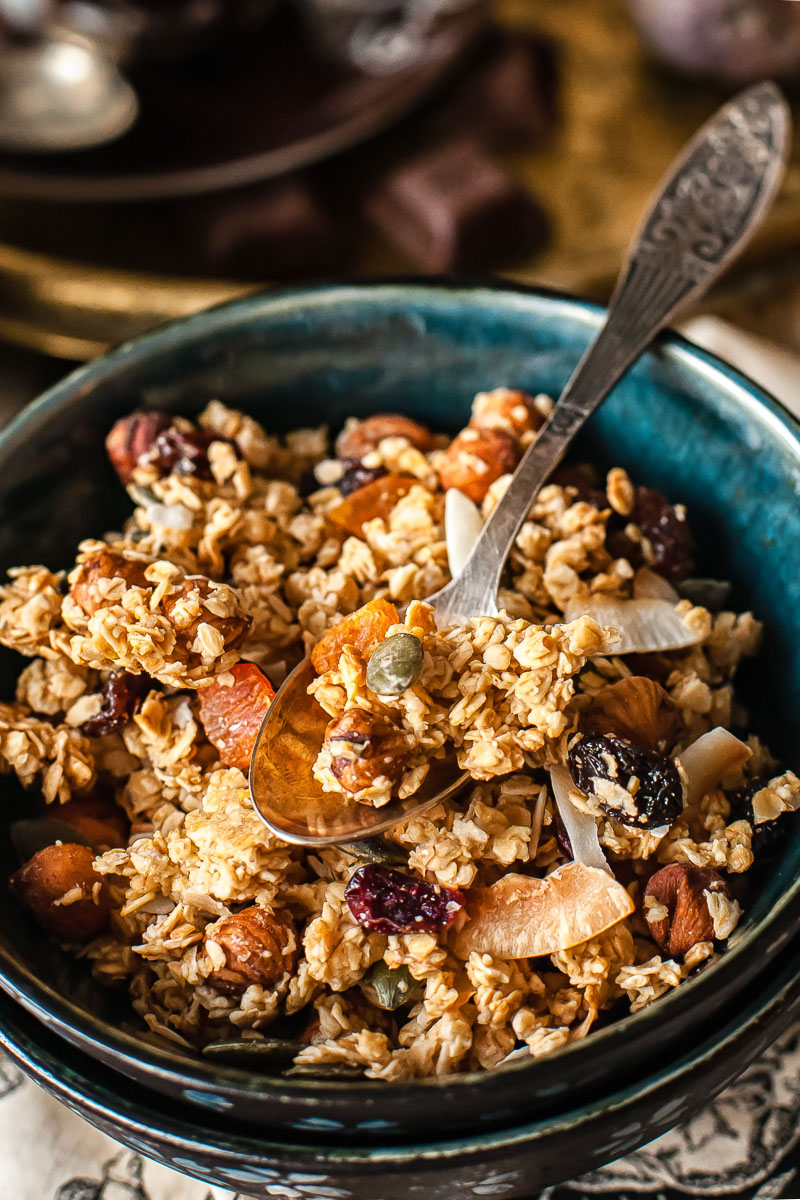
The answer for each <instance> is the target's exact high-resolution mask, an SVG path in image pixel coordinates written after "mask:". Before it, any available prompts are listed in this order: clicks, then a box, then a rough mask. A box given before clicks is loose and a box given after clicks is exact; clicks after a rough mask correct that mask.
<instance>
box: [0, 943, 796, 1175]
mask: <svg viewBox="0 0 800 1200" xmlns="http://www.w3.org/2000/svg"><path fill="white" fill-rule="evenodd" d="M758 981H759V983H760V984H763V986H762V987H758V988H756V989H755V990H754V992H753V993H752V994H751V995H750V996H743V997H741V998H740V999H739V1001H738V1003H737V1004H736V1005H735V1012H734V1014H733V1015H732V1016H728V1014H727V1012H726V1010H724V1009H723V1011H722V1013H721V1014H720V1016H721V1019H722V1028H721V1029H712V1030H708V1031H706V1032H705V1033H704V1034H703V1035H702V1036H701V1038H700V1039H699V1041H698V1042H692V1044H691V1045H690V1046H688V1047H686V1048H683V1049H682V1050H681V1052H680V1053H679V1054H678V1055H677V1056H676V1057H675V1058H667V1059H666V1060H664V1061H662V1062H661V1063H660V1064H659V1065H658V1066H656V1067H655V1068H654V1070H653V1071H652V1072H650V1073H648V1074H646V1075H645V1076H644V1077H643V1078H637V1079H636V1080H634V1081H633V1082H631V1083H625V1084H623V1085H621V1086H618V1087H616V1088H614V1089H613V1090H612V1091H611V1092H610V1093H605V1094H603V1095H602V1096H599V1097H592V1098H591V1099H589V1100H588V1101H584V1102H582V1103H580V1104H579V1105H578V1106H577V1107H576V1108H568V1109H566V1110H564V1111H557V1112H555V1113H550V1114H546V1115H543V1116H540V1117H537V1118H535V1119H533V1120H529V1121H522V1122H518V1123H516V1124H513V1125H510V1126H503V1127H501V1128H499V1129H495V1128H492V1129H484V1130H481V1131H475V1130H471V1131H469V1132H465V1133H463V1134H460V1135H459V1134H457V1133H456V1134H450V1135H448V1136H445V1137H443V1138H441V1139H439V1140H435V1141H433V1140H431V1141H424V1142H421V1141H417V1140H413V1141H408V1142H403V1143H400V1144H388V1145H386V1144H380V1143H379V1144H368V1143H363V1142H362V1143H360V1144H359V1143H354V1142H353V1139H351V1138H348V1142H347V1144H343V1143H342V1142H341V1140H340V1139H338V1138H337V1139H336V1140H335V1141H331V1142H330V1143H324V1142H319V1141H311V1140H303V1139H300V1138H298V1139H295V1138H294V1137H291V1138H286V1139H285V1140H284V1139H283V1138H282V1137H281V1131H279V1130H275V1129H253V1128H252V1127H250V1128H248V1129H247V1130H246V1131H245V1132H242V1130H241V1129H238V1128H230V1127H227V1126H226V1127H225V1128H224V1130H222V1131H221V1129H220V1126H219V1125H218V1124H217V1125H214V1116H215V1114H214V1113H213V1112H211V1111H209V1112H206V1114H205V1116H206V1121H207V1124H206V1125H205V1126H203V1123H202V1120H201V1118H199V1117H198V1116H197V1113H196V1110H194V1109H191V1110H190V1109H189V1106H188V1105H185V1107H186V1118H185V1119H183V1120H182V1118H181V1115H180V1114H179V1115H177V1116H176V1115H174V1110H172V1109H170V1107H169V1100H168V1098H163V1100H161V1101H160V1103H161V1104H163V1106H164V1108H163V1110H162V1111H158V1112H157V1118H158V1119H159V1120H160V1122H161V1123H160V1124H159V1125H158V1126H157V1129H156V1132H157V1136H158V1137H160V1138H163V1139H164V1140H165V1141H167V1142H169V1143H170V1144H172V1145H177V1146H179V1145H181V1144H183V1145H190V1144H191V1145H194V1146H197V1147H199V1148H200V1149H201V1150H202V1149H203V1146H204V1141H203V1138H204V1137H205V1136H206V1135H210V1136H213V1137H215V1138H217V1139H218V1138H219V1135H220V1132H223V1133H224V1138H225V1141H226V1143H227V1145H226V1147H225V1148H223V1147H220V1146H218V1145H215V1147H214V1148H215V1149H216V1150H217V1151H218V1152H219V1151H223V1152H228V1153H231V1154H232V1155H233V1154H237V1155H238V1154H241V1153H242V1149H243V1147H249V1148H250V1152H251V1153H253V1154H254V1153H257V1152H258V1150H266V1151H268V1152H273V1153H275V1154H276V1155H277V1154H284V1155H285V1156H286V1157H287V1158H288V1157H294V1159H295V1161H296V1160H297V1156H298V1154H301V1155H303V1156H305V1160H306V1161H309V1160H310V1164H311V1163H316V1162H319V1163H323V1162H326V1163H328V1164H329V1165H330V1164H338V1165H353V1166H356V1165H359V1164H362V1165H363V1164H365V1163H370V1164H379V1165H383V1164H385V1165H392V1166H397V1167H402V1166H404V1165H409V1164H411V1163H412V1162H414V1161H416V1162H419V1160H420V1159H431V1160H436V1159H440V1158H442V1157H444V1158H450V1159H457V1158H458V1156H459V1155H464V1154H467V1155H475V1154H481V1155H482V1154H485V1153H486V1151H487V1150H489V1151H495V1152H496V1153H497V1154H498V1155H499V1154H500V1153H501V1152H506V1151H508V1150H513V1149H514V1148H515V1147H519V1146H521V1145H524V1144H525V1143H527V1142H530V1141H531V1140H532V1139H533V1140H535V1141H537V1142H539V1141H544V1139H545V1138H547V1137H548V1136H550V1135H551V1134H552V1133H553V1132H555V1131H557V1130H558V1129H559V1128H569V1127H570V1126H572V1127H576V1128H577V1127H580V1125H581V1124H582V1123H583V1122H585V1121H586V1120H591V1119H593V1118H595V1117H601V1116H608V1114H610V1113H614V1112H618V1113H619V1112H623V1111H624V1110H625V1108H626V1106H627V1105H628V1104H630V1103H631V1102H632V1101H634V1100H641V1099H644V1098H646V1097H648V1096H651V1095H653V1094H654V1093H655V1092H656V1091H657V1090H661V1089H664V1088H667V1087H669V1086H671V1085H675V1084H677V1083H679V1082H680V1080H681V1078H682V1077H684V1076H686V1075H689V1074H691V1073H692V1072H693V1071H695V1070H696V1069H697V1068H698V1067H699V1066H700V1064H703V1063H706V1064H708V1065H709V1066H710V1065H711V1063H712V1061H713V1060H714V1059H715V1058H716V1057H717V1056H718V1055H719V1054H720V1052H724V1051H725V1050H726V1048H727V1049H729V1050H733V1049H735V1048H736V1047H737V1044H739V1043H740V1042H741V1040H742V1039H743V1038H746V1037H748V1035H750V1034H755V1033H757V1032H758V1031H759V1030H760V1031H761V1033H762V1040H763V1039H766V1040H765V1044H764V1045H762V1046H760V1047H759V1049H758V1050H757V1051H756V1053H755V1054H752V1055H751V1056H750V1057H749V1058H748V1059H747V1061H746V1062H745V1063H744V1065H743V1066H742V1067H741V1070H737V1071H736V1072H735V1074H734V1075H733V1076H732V1079H735V1078H736V1077H738V1075H739V1074H741V1072H742V1071H744V1070H746V1069H747V1067H748V1066H749V1065H750V1063H751V1062H753V1061H754V1060H755V1058H757V1057H758V1055H759V1054H762V1053H763V1052H764V1050H765V1049H766V1046H767V1045H768V1044H769V1042H771V1041H772V1040H774V1039H775V1038H777V1037H779V1036H780V1034H781V1033H782V1032H783V1031H784V1030H785V1029H786V1028H787V1027H788V1025H789V1024H790V1023H791V1021H792V1020H794V1017H795V1014H796V1011H797V1009H798V1007H800V936H797V937H795V939H794V941H793V943H792V944H791V946H790V947H789V953H788V954H787V955H786V961H785V962H784V963H783V965H782V967H781V969H780V970H779V971H777V972H770V969H769V967H767V968H766V969H765V972H764V973H763V974H761V975H759V977H758ZM781 1016H782V1017H783V1020H782V1021H779V1022H778V1023H779V1025H780V1027H779V1028H778V1029H777V1030H775V1032H774V1033H773V1036H772V1037H767V1036H766V1035H767V1031H768V1030H769V1029H770V1027H772V1028H773V1029H774V1027H775V1023H776V1021H778V1018H780V1017H781ZM17 1036H18V1035H17ZM31 1044H32V1045H33V1046H34V1047H35V1049H33V1050H30V1049H27V1050H26V1049H24V1048H22V1047H21V1046H20V1045H19V1044H18V1041H17V1040H15V1037H14V1035H12V1034H9V1032H8V1031H7V1028H6V1020H4V1017H3V1013H2V1002H0V1048H3V1049H5V1050H6V1051H7V1052H8V1053H9V1054H10V1056H11V1058H12V1059H13V1060H14V1061H16V1062H17V1064H18V1065H21V1063H22V1062H24V1063H25V1066H24V1067H23V1068H22V1069H23V1070H24V1071H25V1073H26V1074H28V1075H30V1076H32V1077H33V1078H35V1079H36V1081H37V1082H40V1083H41V1082H42V1080H43V1079H46V1078H48V1076H47V1071H46V1069H43V1068H42V1067H41V1066H38V1065H37V1058H39V1059H41V1058H42V1057H44V1056H47V1057H49V1058H51V1061H52V1063H53V1065H54V1066H55V1065H56V1064H57V1066H58V1068H59V1070H58V1073H57V1074H56V1075H55V1083H56V1086H57V1089H58V1091H59V1099H60V1100H61V1102H62V1103H64V1102H66V1103H69V1101H70V1100H71V1101H72V1102H73V1105H76V1106H77V1107H79V1108H81V1107H86V1108H89V1109H91V1110H92V1111H93V1112H94V1113H96V1114H98V1115H100V1114H105V1115H106V1117H107V1118H108V1119H109V1120H110V1121H112V1122H114V1123H115V1124H118V1123H119V1120H120V1116H119V1113H118V1111H117V1109H116V1108H114V1107H110V1102H108V1103H107V1102H101V1101H98V1100H97V1099H96V1097H94V1096H93V1095H92V1089H93V1088H95V1087H97V1083H96V1081H95V1080H94V1079H92V1076H91V1073H90V1072H91V1069H92V1065H93V1060H92V1059H91V1057H90V1056H89V1055H87V1054H86V1053H85V1051H78V1054H79V1055H80V1058H81V1064H80V1066H81V1068H83V1067H84V1064H85V1066H86V1069H85V1070H83V1071H82V1072H81V1074H80V1076H79V1075H78V1072H77V1071H76V1069H75V1068H74V1067H73V1066H72V1064H66V1065H65V1064H64V1063H63V1062H62V1061H61V1060H60V1059H59V1058H58V1055H57V1050H56V1049H55V1048H54V1049H53V1050H52V1052H51V1051H50V1050H49V1049H48V1050H43V1049H42V1047H41V1044H40V1043H38V1042H36V1043H33V1042H32V1043H31ZM104 1069H105V1070H106V1071H108V1072H109V1075H110V1077H111V1078H110V1079H109V1080H108V1086H107V1087H106V1086H105V1081H104V1083H103V1084H101V1085H100V1086H101V1088H103V1090H106V1091H107V1090H108V1088H110V1087H111V1086H113V1082H114V1080H115V1079H116V1078H117V1076H116V1074H115V1072H114V1071H113V1070H111V1069H110V1068H108V1067H105V1068H104ZM78 1079H80V1081H81V1082H80V1085H79V1084H78V1082H77V1081H78ZM137 1086H138V1089H139V1090H141V1091H145V1089H144V1088H143V1086H142V1085H141V1084H139V1085H137ZM727 1086H729V1083H724V1084H722V1085H721V1087H719V1088H717V1089H716V1090H715V1092H714V1093H713V1094H718V1092H719V1091H722V1090H724V1088H725V1087H727ZM119 1099H120V1097H117V1098H116V1104H117V1105H119ZM121 1099H122V1101H123V1103H124V1105H126V1106H127V1107H128V1108H129V1109H131V1110H135V1111H137V1112H138V1117H136V1118H134V1119H133V1120H130V1119H129V1124H131V1125H132V1126H133V1127H134V1128H135V1129H136V1130H137V1131H144V1132H146V1133H147V1132H152V1131H153V1128H154V1124H155V1119H156V1118H155V1116H154V1115H153V1114H154V1113H155V1109H156V1106H157V1105H158V1104H159V1099H158V1098H156V1104H155V1105H154V1104H153V1097H152V1096H151V1095H149V1094H147V1107H146V1108H145V1106H144V1104H143V1103H139V1102H137V1099H136V1098H134V1099H133V1100H132V1099H131V1098H130V1094H129V1092H128V1091H127V1090H126V1091H125V1092H123V1093H122V1096H121ZM668 1103H670V1102H668ZM665 1107H666V1106H665ZM670 1107H671V1105H670ZM672 1111H673V1112H674V1108H673V1110H672ZM187 1124H188V1125H189V1126H190V1132H188V1133H187V1132H184V1130H185V1129H186V1126H187ZM165 1126H168V1127H171V1128H170V1129H169V1130H168V1129H167V1128H165ZM212 1126H213V1127H212ZM670 1127H672V1126H670ZM304 1132H306V1131H304ZM329 1132H330V1133H335V1132H336V1131H335V1130H331V1131H329ZM205 1145H206V1146H207V1145H208V1142H207V1141H206V1142H205ZM242 1161H247V1160H246V1159H245V1158H243V1159H242ZM251 1161H252V1159H251Z"/></svg>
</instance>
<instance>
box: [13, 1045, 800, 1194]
mask: <svg viewBox="0 0 800 1200" xmlns="http://www.w3.org/2000/svg"><path fill="white" fill-rule="evenodd" d="M798 1143H800V1024H798V1025H796V1026H795V1027H794V1028H793V1029H792V1030H791V1031H790V1032H789V1033H787V1034H785V1035H784V1036H783V1037H782V1038H781V1039H780V1041H779V1042H778V1043H776V1045H775V1046H773V1047H771V1048H770V1049H769V1050H768V1051H767V1052H766V1054H764V1056H763V1057H762V1058H761V1059H759V1060H758V1062H756V1063H755V1064H754V1065H753V1066H752V1067H750V1069H749V1070H748V1071H747V1072H746V1073H745V1074H744V1075H743V1076H742V1077H741V1079H739V1080H738V1081H737V1083H736V1084H735V1085H734V1086H733V1087H731V1088H729V1089H728V1090H727V1091H726V1092H723V1094H722V1095H721V1096H720V1097H719V1098H718V1099H717V1100H716V1101H714V1103H713V1104H710V1105H709V1106H708V1107H707V1108H705V1109H703V1111H702V1112H701V1113H700V1114H699V1115H698V1116H696V1117H695V1118H694V1119H693V1120H691V1121H689V1122H687V1124H685V1125H681V1126H680V1127H679V1128H677V1129H674V1130H672V1131H671V1132H670V1133H667V1134H665V1135H664V1136H663V1137H661V1138H659V1139H658V1140H657V1141H655V1142H651V1144H650V1145H649V1146H646V1147H645V1148H644V1149H642V1150H639V1151H637V1153H636V1154H632V1155H630V1156H629V1157H628V1158H624V1159H620V1160H619V1161H618V1162H615V1163H611V1164H610V1165H609V1166H607V1167H603V1168H602V1169H601V1170H599V1171H595V1172H592V1173H591V1174H589V1175H584V1176H583V1177H582V1178H581V1179H579V1180H575V1181H574V1182H572V1183H565V1184H562V1185H560V1186H558V1187H554V1188H547V1189H546V1191H544V1192H542V1193H541V1194H540V1195H539V1196H538V1197H531V1198H530V1200H591V1198H594V1197H601V1198H602V1197H608V1198H611V1200H685V1198H686V1197H687V1196H688V1197H697V1198H703V1197H709V1198H714V1200H774V1198H778V1197H781V1198H783V1200H791V1198H792V1197H797V1196H800V1145H799V1144H798ZM0 1146H2V1147H3V1150H2V1170H1V1171H0V1198H1V1200H12V1198H13V1200H244V1198H243V1197H240V1196H238V1195H237V1194H236V1193H233V1192H231V1191H228V1190H226V1189H223V1188H216V1187H214V1188H209V1187H208V1185H207V1184H204V1183H199V1182H197V1181H196V1180H193V1179H189V1178H188V1177H186V1176H182V1175H177V1174H176V1173H175V1172H174V1171H172V1170H169V1169H167V1168H166V1167H161V1166H158V1165H157V1164H155V1163H152V1162H150V1161H149V1160H147V1159H143V1158H142V1157H141V1156H140V1155H138V1154H134V1153H133V1152H131V1151H130V1150H126V1149H124V1148H123V1147H122V1146H120V1145H118V1144H117V1143H115V1142H113V1141H112V1140H111V1139H110V1138H108V1137H106V1136H105V1135H104V1134H102V1133H99V1132H98V1131H97V1130H95V1129H93V1128H92V1127H91V1126H90V1125H87V1124H86V1123H85V1122H83V1121H82V1120H81V1119H80V1118H79V1117H76V1116H75V1115H74V1114H73V1113H71V1112H69V1111H68V1110H67V1109H65V1108H63V1107H62V1106H61V1105H60V1104H58V1103H57V1102H56V1101H55V1100H52V1099H51V1098H50V1097H49V1096H47V1095H45V1093H44V1092H41V1091H40V1090H39V1089H38V1088H37V1087H36V1086H35V1085H34V1084H32V1083H30V1082H29V1081H28V1080H26V1079H25V1077H24V1076H23V1075H22V1073H21V1072H20V1071H19V1070H18V1069H17V1068H16V1067H15V1066H14V1065H13V1064H12V1063H10V1062H9V1060H8V1059H7V1058H4V1057H3V1056H2V1053H1V1052H0ZM275 1194H276V1196H278V1195H279V1196H281V1197H285V1198H287V1200H294V1196H295V1195H296V1192H295V1189H293V1188H292V1187H291V1186H287V1187H284V1186H283V1185H278V1186H277V1187H276V1191H275Z"/></svg>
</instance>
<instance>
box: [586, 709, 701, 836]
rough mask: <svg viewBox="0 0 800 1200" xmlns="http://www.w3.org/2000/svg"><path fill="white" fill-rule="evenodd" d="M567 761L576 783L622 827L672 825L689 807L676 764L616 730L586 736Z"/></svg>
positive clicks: (648, 827)
mask: <svg viewBox="0 0 800 1200" xmlns="http://www.w3.org/2000/svg"><path fill="white" fill-rule="evenodd" d="M567 764H568V766H569V772H570V775H571V776H572V780H573V783H574V784H575V786H576V787H578V788H580V789H581V791H582V792H585V793H586V794H587V795H590V796H594V797H595V799H596V800H597V802H598V804H599V806H600V808H601V809H602V810H603V812H605V813H607V814H608V815H609V816H610V817H613V818H614V820H615V821H619V822H620V824H622V825H629V826H634V827H635V828H638V829H655V828H657V827H658V826H661V825H671V824H672V822H673V821H674V820H675V818H676V817H677V816H678V814H679V813H680V812H681V810H682V808H683V783H682V782H681V777H680V775H679V773H678V768H677V766H676V765H675V762H674V761H673V760H672V759H671V758H668V757H667V755H665V754H658V753H657V752H656V751H655V750H647V749H646V748H645V747H644V746H636V745H634V743H633V742H629V741H628V740H627V738H621V737H617V736H616V735H615V734H611V733H609V734H605V735H600V734H598V735H594V736H589V737H584V738H581V740H580V741H578V742H575V744H574V745H573V746H572V747H571V748H570V751H569V754H568V755H567Z"/></svg>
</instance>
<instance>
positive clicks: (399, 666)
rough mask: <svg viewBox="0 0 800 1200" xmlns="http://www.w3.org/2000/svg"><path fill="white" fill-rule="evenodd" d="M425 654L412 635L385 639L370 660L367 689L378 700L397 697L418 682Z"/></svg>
mask: <svg viewBox="0 0 800 1200" xmlns="http://www.w3.org/2000/svg"><path fill="white" fill-rule="evenodd" d="M423 658H424V651H423V649H422V642H421V641H420V640H419V638H418V637H415V636H414V634H413V633H395V634H393V635H392V636H391V637H388V638H385V639H384V640H383V641H382V642H381V643H380V644H379V645H378V646H376V647H375V649H374V650H373V651H372V654H371V655H370V656H369V662H368V663H367V687H368V688H369V689H370V691H372V692H375V694H376V695H378V696H399V695H400V693H401V692H404V691H405V690H406V688H410V687H411V685H412V684H413V683H416V681H417V679H418V678H419V673H420V671H421V670H422V660H423Z"/></svg>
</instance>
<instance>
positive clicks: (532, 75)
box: [429, 31, 557, 145]
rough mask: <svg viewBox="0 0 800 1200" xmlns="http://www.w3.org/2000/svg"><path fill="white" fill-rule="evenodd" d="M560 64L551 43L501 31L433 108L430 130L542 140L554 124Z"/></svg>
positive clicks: (488, 138)
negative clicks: (557, 62) (466, 131)
mask: <svg viewBox="0 0 800 1200" xmlns="http://www.w3.org/2000/svg"><path fill="white" fill-rule="evenodd" d="M556 87H557V64H556V60H555V54H554V50H553V46H552V43H550V42H549V41H547V40H545V39H543V38H538V37H529V36H525V35H524V34H512V35H507V34H504V33H501V32H500V31H496V32H495V33H493V34H490V35H489V37H488V38H486V39H485V41H484V42H483V44H482V48H481V53H480V56H479V58H477V59H476V61H475V62H474V63H473V65H472V66H471V67H470V68H468V69H466V70H465V71H464V72H463V73H462V74H461V75H460V77H459V78H458V79H457V80H455V81H454V82H453V84H452V85H451V86H450V87H449V88H448V89H447V91H446V92H445V94H444V95H443V96H441V97H440V99H439V100H438V101H437V103H436V104H435V105H434V106H433V107H432V109H431V113H430V121H429V128H430V130H431V132H434V133H438V134H443V135H445V136H446V135H448V134H449V135H451V136H452V135H456V134H459V133H462V132H463V131H464V130H469V133H470V136H471V137H474V138H481V139H485V140H486V141H488V142H490V143H494V144H505V143H507V142H512V141H520V142H524V143H525V144H526V145H529V144H530V143H531V142H538V141H540V140H541V139H542V138H543V137H544V136H545V135H546V134H547V133H548V132H549V131H550V130H551V129H552V128H553V126H554V125H555V123H556V120H557V110H556Z"/></svg>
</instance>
